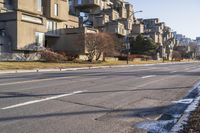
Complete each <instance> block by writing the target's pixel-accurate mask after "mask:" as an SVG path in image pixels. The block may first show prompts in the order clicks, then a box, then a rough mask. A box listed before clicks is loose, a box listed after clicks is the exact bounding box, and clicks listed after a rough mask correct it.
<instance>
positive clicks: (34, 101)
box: [1, 90, 87, 110]
mask: <svg viewBox="0 0 200 133" xmlns="http://www.w3.org/2000/svg"><path fill="white" fill-rule="evenodd" d="M86 91H87V90H84V91H75V92H72V93H68V94H62V95H57V96H53V97H47V98H44V99H40V100H33V101H29V102H24V103H20V104H16V105H11V106H8V107H4V108H1V109H2V110H7V109H12V108H17V107H22V106H26V105H30V104H35V103H40V102H45V101H49V100H54V99H58V98H62V97H67V96H72V95H75V94H80V93H83V92H86Z"/></svg>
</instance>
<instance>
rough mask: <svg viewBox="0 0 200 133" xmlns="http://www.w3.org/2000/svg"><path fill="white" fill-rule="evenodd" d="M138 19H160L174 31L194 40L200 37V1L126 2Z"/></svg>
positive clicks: (137, 0)
mask: <svg viewBox="0 0 200 133" xmlns="http://www.w3.org/2000/svg"><path fill="white" fill-rule="evenodd" d="M126 1H128V2H130V3H132V4H133V6H134V9H135V11H139V10H142V11H143V12H142V13H137V14H135V16H136V17H137V18H159V19H160V21H161V22H165V23H166V25H167V26H169V27H171V28H172V30H173V31H177V32H178V33H179V34H183V35H186V37H190V38H192V39H196V37H197V36H199V37H200V0H126Z"/></svg>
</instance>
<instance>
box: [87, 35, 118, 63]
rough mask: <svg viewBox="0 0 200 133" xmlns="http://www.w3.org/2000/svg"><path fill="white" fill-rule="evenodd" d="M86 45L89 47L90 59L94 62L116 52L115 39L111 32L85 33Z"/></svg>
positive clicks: (88, 55)
mask: <svg viewBox="0 0 200 133" xmlns="http://www.w3.org/2000/svg"><path fill="white" fill-rule="evenodd" d="M85 46H86V49H87V52H88V54H87V57H88V61H90V62H92V61H93V60H94V59H96V60H97V61H98V60H99V59H100V58H101V57H102V56H103V59H104V57H105V56H106V55H109V54H112V53H114V52H115V39H114V36H113V35H112V34H109V33H104V32H100V33H88V34H86V35H85Z"/></svg>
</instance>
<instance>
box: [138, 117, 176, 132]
mask: <svg viewBox="0 0 200 133" xmlns="http://www.w3.org/2000/svg"><path fill="white" fill-rule="evenodd" d="M173 123H174V121H173V120H168V121H149V122H144V123H139V124H138V125H136V127H138V128H141V129H145V130H147V131H148V132H152V133H168V129H167V127H168V126H169V125H171V124H173Z"/></svg>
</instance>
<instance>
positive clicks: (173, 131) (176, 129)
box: [170, 82, 200, 133]
mask: <svg viewBox="0 0 200 133" xmlns="http://www.w3.org/2000/svg"><path fill="white" fill-rule="evenodd" d="M195 89H197V91H198V94H197V97H196V98H195V99H194V100H193V102H192V103H191V104H190V105H188V107H187V108H186V110H185V111H184V113H183V114H182V116H181V117H180V118H179V119H178V121H177V122H176V124H175V125H174V126H173V127H172V129H171V130H170V133H179V132H180V131H181V130H182V128H183V126H184V125H186V124H187V122H188V120H189V117H190V114H191V112H192V111H194V110H195V109H196V108H197V107H198V105H199V103H200V82H199V83H198V84H197V85H196V86H195Z"/></svg>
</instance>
